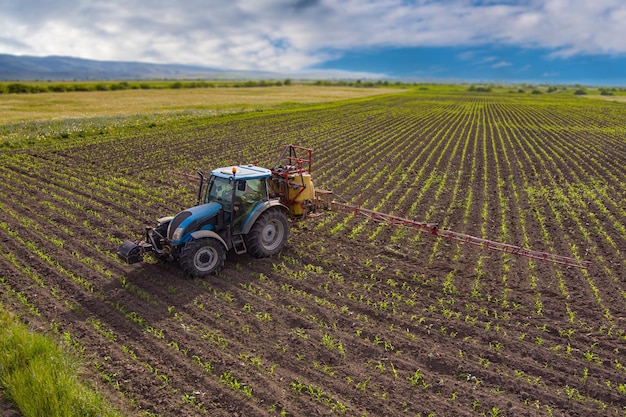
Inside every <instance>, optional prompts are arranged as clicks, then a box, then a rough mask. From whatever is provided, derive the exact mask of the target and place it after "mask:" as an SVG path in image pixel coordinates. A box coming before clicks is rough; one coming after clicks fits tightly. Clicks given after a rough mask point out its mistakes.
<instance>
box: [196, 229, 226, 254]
mask: <svg viewBox="0 0 626 417" xmlns="http://www.w3.org/2000/svg"><path fill="white" fill-rule="evenodd" d="M191 237H192V238H194V239H202V238H205V237H212V238H213V239H217V240H219V241H220V242H222V245H224V248H225V249H226V250H228V245H227V244H226V242H225V241H224V239H222V237H221V236H220V235H218V234H217V233H215V232H214V231H213V230H196V231H195V232H192V233H191Z"/></svg>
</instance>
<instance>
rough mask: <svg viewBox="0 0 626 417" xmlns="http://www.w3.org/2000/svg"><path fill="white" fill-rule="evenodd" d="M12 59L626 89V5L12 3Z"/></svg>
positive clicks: (495, 1)
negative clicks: (56, 58)
mask: <svg viewBox="0 0 626 417" xmlns="http://www.w3.org/2000/svg"><path fill="white" fill-rule="evenodd" d="M0 53H4V54H13V55H30V56H50V55H57V56H71V57H77V58H86V59H96V60H105V61H106V60H114V61H140V62H150V63H175V64H193V65H201V66H205V67H209V68H215V69H227V70H248V71H249V70H255V71H272V72H280V73H286V74H294V75H296V74H305V73H312V72H315V73H316V74H325V75H326V76H327V77H339V78H363V79H368V78H369V79H392V80H394V79H397V80H409V81H417V82H456V81H470V82H472V81H476V82H510V83H521V82H527V83H541V84H544V83H545V84H587V85H606V86H618V85H626V1H625V0H544V1H539V0H519V1H513V0H441V1H434V0H185V1H173V0H106V1H103V0H55V1H54V2H50V1H49V0H0Z"/></svg>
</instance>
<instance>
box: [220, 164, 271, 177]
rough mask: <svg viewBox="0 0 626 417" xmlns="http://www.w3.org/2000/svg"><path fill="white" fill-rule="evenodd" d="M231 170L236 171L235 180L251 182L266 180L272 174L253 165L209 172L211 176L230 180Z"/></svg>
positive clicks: (223, 168) (229, 167)
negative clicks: (258, 179) (260, 179)
mask: <svg viewBox="0 0 626 417" xmlns="http://www.w3.org/2000/svg"><path fill="white" fill-rule="evenodd" d="M233 169H236V172H235V175H234V177H235V179H239V180H253V179H257V178H267V177H269V176H270V175H271V174H272V171H270V170H269V169H267V168H261V167H258V166H255V165H235V166H232V165H231V166H228V167H222V168H217V169H214V170H213V171H211V175H215V176H216V177H221V178H230V177H232V176H233Z"/></svg>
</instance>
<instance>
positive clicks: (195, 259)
mask: <svg viewBox="0 0 626 417" xmlns="http://www.w3.org/2000/svg"><path fill="white" fill-rule="evenodd" d="M225 259H226V249H225V248H224V245H223V244H222V242H220V241H218V240H217V239H213V238H210V237H209V238H203V239H197V240H192V241H190V242H189V243H187V244H186V245H185V246H184V247H183V249H182V250H181V252H180V266H181V268H182V270H183V271H184V272H185V273H186V274H187V275H189V276H191V277H193V278H205V277H207V276H208V275H210V274H212V273H215V272H217V271H219V270H220V269H222V267H223V266H224V260H225Z"/></svg>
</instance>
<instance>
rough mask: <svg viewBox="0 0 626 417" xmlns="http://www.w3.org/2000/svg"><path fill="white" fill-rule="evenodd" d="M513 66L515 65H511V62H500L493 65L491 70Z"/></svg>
mask: <svg viewBox="0 0 626 417" xmlns="http://www.w3.org/2000/svg"><path fill="white" fill-rule="evenodd" d="M511 65H513V64H511V63H510V62H506V61H500V62H497V63H495V64H493V65H492V66H491V68H503V67H510V66H511Z"/></svg>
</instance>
